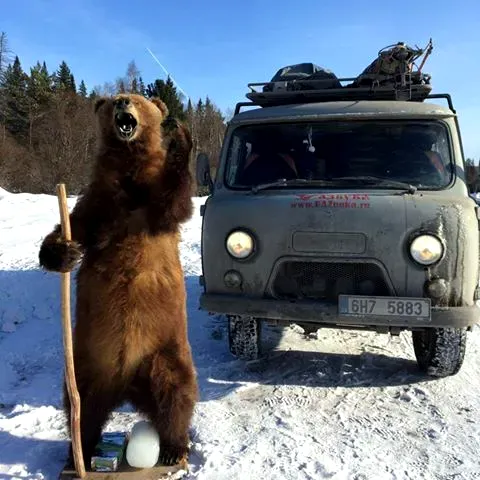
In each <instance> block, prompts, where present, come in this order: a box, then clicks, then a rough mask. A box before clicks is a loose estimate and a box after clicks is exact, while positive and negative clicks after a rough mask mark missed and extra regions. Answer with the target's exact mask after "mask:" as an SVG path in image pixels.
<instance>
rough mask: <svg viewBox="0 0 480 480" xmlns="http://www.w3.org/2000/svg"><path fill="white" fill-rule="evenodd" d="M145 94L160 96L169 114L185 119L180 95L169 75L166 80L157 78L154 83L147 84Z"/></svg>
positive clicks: (148, 96) (150, 96)
mask: <svg viewBox="0 0 480 480" xmlns="http://www.w3.org/2000/svg"><path fill="white" fill-rule="evenodd" d="M146 96H147V98H152V97H158V98H160V99H161V100H163V101H164V102H165V105H166V106H167V108H168V111H169V112H170V115H172V116H174V117H176V118H178V119H180V120H185V117H186V114H185V110H184V107H183V103H182V101H181V97H180V95H179V94H178V92H177V88H176V87H175V85H174V83H173V81H172V79H171V78H170V77H168V78H167V81H166V82H165V81H163V80H159V79H157V80H155V82H154V83H151V84H149V85H147V89H146Z"/></svg>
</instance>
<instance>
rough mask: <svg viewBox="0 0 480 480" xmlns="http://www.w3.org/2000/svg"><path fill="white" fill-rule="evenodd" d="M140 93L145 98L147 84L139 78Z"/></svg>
mask: <svg viewBox="0 0 480 480" xmlns="http://www.w3.org/2000/svg"><path fill="white" fill-rule="evenodd" d="M138 93H139V94H140V95H143V96H145V83H144V82H143V78H142V77H138Z"/></svg>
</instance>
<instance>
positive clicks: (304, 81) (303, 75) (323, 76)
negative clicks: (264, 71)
mask: <svg viewBox="0 0 480 480" xmlns="http://www.w3.org/2000/svg"><path fill="white" fill-rule="evenodd" d="M315 80H317V81H315ZM270 82H272V83H273V85H271V84H270V85H265V86H264V87H263V91H264V92H274V91H278V90H287V91H292V90H323V89H326V88H342V85H341V83H340V81H339V80H338V77H337V76H336V75H335V74H334V73H333V72H332V71H330V70H328V69H326V68H322V67H319V66H318V65H315V64H314V63H309V62H306V63H297V64H295V65H287V66H285V67H282V68H280V69H279V70H278V71H277V73H276V74H275V75H274V76H273V77H272V79H271V80H270Z"/></svg>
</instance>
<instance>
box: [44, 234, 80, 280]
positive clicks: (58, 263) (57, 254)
mask: <svg viewBox="0 0 480 480" xmlns="http://www.w3.org/2000/svg"><path fill="white" fill-rule="evenodd" d="M81 256H82V252H81V250H80V245H79V244H78V243H77V242H74V241H67V240H63V239H62V238H61V237H58V238H57V239H56V240H53V241H45V242H44V243H43V244H42V246H41V247H40V253H39V256H38V257H39V261H40V265H41V266H42V267H43V268H45V269H46V270H50V271H52V272H62V273H66V272H70V271H72V270H73V269H74V268H75V265H76V264H77V263H78V261H79V260H80V258H81Z"/></svg>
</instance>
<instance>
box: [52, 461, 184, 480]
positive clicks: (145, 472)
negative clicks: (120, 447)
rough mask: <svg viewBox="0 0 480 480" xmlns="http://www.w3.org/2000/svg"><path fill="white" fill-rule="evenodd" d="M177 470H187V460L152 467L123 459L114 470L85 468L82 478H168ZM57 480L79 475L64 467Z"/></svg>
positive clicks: (86, 479) (110, 479) (153, 479)
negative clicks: (102, 470) (131, 465)
mask: <svg viewBox="0 0 480 480" xmlns="http://www.w3.org/2000/svg"><path fill="white" fill-rule="evenodd" d="M179 470H185V471H188V462H187V460H186V459H185V460H182V461H180V462H179V463H177V464H176V465H172V466H168V467H167V466H165V465H157V466H155V467H153V468H132V467H130V466H129V465H128V463H127V462H126V460H125V457H124V460H123V462H122V463H121V464H120V468H119V469H118V470H117V471H116V472H92V471H91V470H88V469H87V474H86V475H85V477H83V480H161V479H164V478H169V477H168V475H169V474H173V473H176V472H178V471H179ZM58 478H59V480H77V479H80V477H79V476H78V475H77V472H76V471H75V469H74V468H65V469H64V470H63V471H62V472H61V473H60V476H59V477H58Z"/></svg>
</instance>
